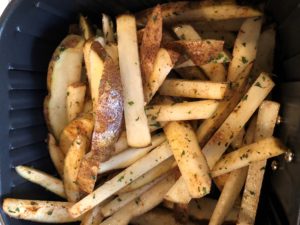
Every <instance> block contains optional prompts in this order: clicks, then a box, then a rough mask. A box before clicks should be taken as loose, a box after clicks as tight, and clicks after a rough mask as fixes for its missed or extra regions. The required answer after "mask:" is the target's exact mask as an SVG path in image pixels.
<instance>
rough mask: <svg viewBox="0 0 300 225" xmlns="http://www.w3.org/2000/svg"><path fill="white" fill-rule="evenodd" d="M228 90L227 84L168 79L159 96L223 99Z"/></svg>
mask: <svg viewBox="0 0 300 225" xmlns="http://www.w3.org/2000/svg"><path fill="white" fill-rule="evenodd" d="M226 89H227V84H226V83H216V82H209V81H190V80H179V79H168V80H165V81H164V83H163V85H162V86H161V87H160V89H159V94H161V95H169V96H177V97H188V98H204V99H223V98H224V95H225V91H226Z"/></svg>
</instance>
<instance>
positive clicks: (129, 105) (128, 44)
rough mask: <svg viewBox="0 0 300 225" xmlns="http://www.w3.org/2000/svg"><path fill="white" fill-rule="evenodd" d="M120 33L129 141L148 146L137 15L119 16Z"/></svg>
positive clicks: (149, 137) (120, 54) (119, 49)
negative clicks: (137, 35) (137, 34)
mask: <svg viewBox="0 0 300 225" xmlns="http://www.w3.org/2000/svg"><path fill="white" fill-rule="evenodd" d="M117 34H118V52H119V63H120V72H121V81H122V86H123V94H124V111H125V124H126V132H127V141H128V145H129V146H132V147H145V146H147V145H148V144H150V142H151V136H150V131H149V127H148V122H147V118H146V114H145V111H144V94H143V87H142V77H141V71H140V64H139V54H138V46H137V37H136V23H135V18H134V16H132V15H122V16H119V17H118V18H117Z"/></svg>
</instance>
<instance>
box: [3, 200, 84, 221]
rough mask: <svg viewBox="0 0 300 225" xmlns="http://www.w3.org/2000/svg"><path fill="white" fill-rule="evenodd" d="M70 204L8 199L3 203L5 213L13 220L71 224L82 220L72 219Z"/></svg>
mask: <svg viewBox="0 0 300 225" xmlns="http://www.w3.org/2000/svg"><path fill="white" fill-rule="evenodd" d="M72 204H73V203H70V202H54V201H39V200H23V199H13V198H6V199H4V201H3V206H2V207H3V211H4V212H5V213H6V214H7V215H9V216H10V217H12V218H16V219H23V220H29V221H34V222H41V223H69V222H75V221H79V220H80V219H81V218H80V217H78V218H72V217H70V215H69V213H68V208H69V207H71V206H72Z"/></svg>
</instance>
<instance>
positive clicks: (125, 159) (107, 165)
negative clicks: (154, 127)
mask: <svg viewBox="0 0 300 225" xmlns="http://www.w3.org/2000/svg"><path fill="white" fill-rule="evenodd" d="M164 141H165V137H164V135H162V134H157V135H154V136H153V137H152V141H151V145H150V146H148V147H144V148H130V149H127V150H126V151H123V152H121V153H119V154H118V155H115V156H113V157H111V158H110V159H109V160H107V161H105V162H103V163H100V165H99V169H98V173H99V174H101V173H105V172H107V171H111V170H115V169H123V168H126V167H128V166H130V165H131V164H133V163H134V162H136V161H137V160H139V159H140V158H142V157H143V156H145V155H146V154H147V153H148V152H150V151H151V150H152V149H154V148H156V147H157V146H159V145H160V144H162V143H163V142H164Z"/></svg>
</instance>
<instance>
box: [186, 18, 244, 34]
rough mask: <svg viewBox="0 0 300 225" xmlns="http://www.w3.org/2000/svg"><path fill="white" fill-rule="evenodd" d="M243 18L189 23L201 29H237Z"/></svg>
mask: <svg viewBox="0 0 300 225" xmlns="http://www.w3.org/2000/svg"><path fill="white" fill-rule="evenodd" d="M244 21H245V18H239V19H238V18H236V19H226V20H217V21H196V22H193V23H191V25H192V26H193V27H194V28H195V29H196V30H197V31H199V30H203V31H230V32H232V31H233V32H236V31H239V29H240V27H241V26H242V24H243V22H244Z"/></svg>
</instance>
